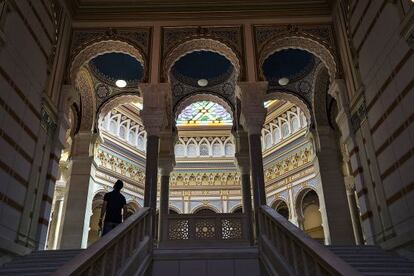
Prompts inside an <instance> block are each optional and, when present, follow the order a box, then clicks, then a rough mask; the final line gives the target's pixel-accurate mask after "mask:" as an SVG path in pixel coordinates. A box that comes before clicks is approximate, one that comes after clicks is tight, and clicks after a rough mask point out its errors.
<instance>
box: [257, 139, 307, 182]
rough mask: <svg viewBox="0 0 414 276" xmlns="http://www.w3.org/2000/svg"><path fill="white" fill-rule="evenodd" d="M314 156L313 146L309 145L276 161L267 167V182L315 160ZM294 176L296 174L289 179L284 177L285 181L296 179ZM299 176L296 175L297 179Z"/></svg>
mask: <svg viewBox="0 0 414 276" xmlns="http://www.w3.org/2000/svg"><path fill="white" fill-rule="evenodd" d="M313 156H314V155H313V150H312V147H311V146H308V147H305V148H304V149H302V150H300V151H298V152H296V153H294V154H292V155H291V156H289V157H287V158H285V159H282V160H280V161H277V162H275V163H274V164H272V165H271V166H270V167H269V168H266V169H265V172H264V174H265V183H266V184H270V183H271V181H272V180H273V179H276V178H279V177H281V176H283V175H284V174H287V173H289V172H290V171H292V170H295V169H297V168H299V167H301V166H303V165H306V164H308V163H310V162H311V161H312V160H313ZM294 177H296V176H290V177H289V179H288V178H286V179H287V180H286V179H284V180H283V182H286V181H287V182H286V183H289V182H290V181H294V180H295V179H293V178H294ZM299 177H300V176H298V177H296V179H297V178H299ZM290 178H292V179H290ZM289 180H290V181H289Z"/></svg>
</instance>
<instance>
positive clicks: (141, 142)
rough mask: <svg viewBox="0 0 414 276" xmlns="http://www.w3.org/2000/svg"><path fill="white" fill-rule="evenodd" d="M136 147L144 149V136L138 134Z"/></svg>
mask: <svg viewBox="0 0 414 276" xmlns="http://www.w3.org/2000/svg"><path fill="white" fill-rule="evenodd" d="M137 147H138V149H140V150H144V149H145V138H144V136H143V135H142V134H140V135H138V143H137Z"/></svg>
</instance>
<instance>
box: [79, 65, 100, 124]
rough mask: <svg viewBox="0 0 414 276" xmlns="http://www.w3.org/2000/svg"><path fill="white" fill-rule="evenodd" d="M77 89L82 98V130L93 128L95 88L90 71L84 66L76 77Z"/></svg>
mask: <svg viewBox="0 0 414 276" xmlns="http://www.w3.org/2000/svg"><path fill="white" fill-rule="evenodd" d="M75 87H76V90H77V91H78V92H79V94H80V98H81V120H80V131H85V130H91V129H92V127H93V125H94V120H95V110H96V98H95V89H94V86H93V81H92V78H91V76H90V74H89V72H88V71H87V70H86V69H85V68H82V69H81V70H80V71H79V73H78V75H77V77H76V79H75Z"/></svg>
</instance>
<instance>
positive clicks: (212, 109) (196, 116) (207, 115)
mask: <svg viewBox="0 0 414 276" xmlns="http://www.w3.org/2000/svg"><path fill="white" fill-rule="evenodd" d="M232 121H233V120H232V117H231V115H230V113H229V112H228V111H227V110H226V109H225V108H224V107H223V106H221V105H219V104H217V103H214V102H211V101H199V102H195V103H192V104H190V105H189V106H187V107H186V108H184V110H183V111H182V112H181V114H180V115H178V118H177V125H178V126H185V125H191V126H194V125H210V126H217V125H232Z"/></svg>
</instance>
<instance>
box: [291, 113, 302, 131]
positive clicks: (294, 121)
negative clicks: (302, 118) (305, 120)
mask: <svg viewBox="0 0 414 276" xmlns="http://www.w3.org/2000/svg"><path fill="white" fill-rule="evenodd" d="M291 123H292V132H296V131H298V130H299V128H300V125H299V118H298V117H297V116H292V119H291Z"/></svg>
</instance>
